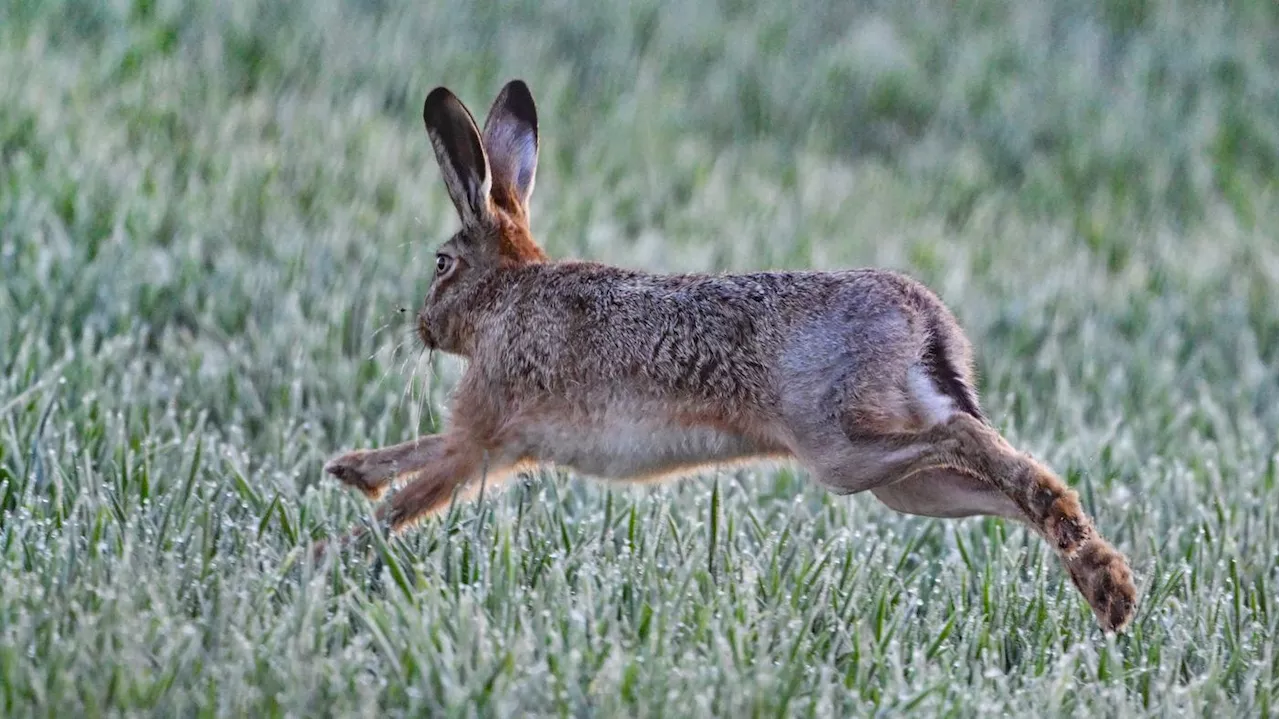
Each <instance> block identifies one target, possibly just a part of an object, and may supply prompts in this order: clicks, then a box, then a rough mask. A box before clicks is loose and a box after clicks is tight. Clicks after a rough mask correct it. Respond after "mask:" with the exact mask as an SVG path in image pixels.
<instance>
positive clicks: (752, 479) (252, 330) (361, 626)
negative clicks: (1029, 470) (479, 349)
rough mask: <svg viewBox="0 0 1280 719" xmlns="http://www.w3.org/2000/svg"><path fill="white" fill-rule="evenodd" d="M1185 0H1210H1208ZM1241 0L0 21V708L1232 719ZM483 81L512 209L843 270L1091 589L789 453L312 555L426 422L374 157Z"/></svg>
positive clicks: (397, 194) (1257, 330)
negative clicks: (1048, 521)
mask: <svg viewBox="0 0 1280 719" xmlns="http://www.w3.org/2000/svg"><path fill="white" fill-rule="evenodd" d="M1228 6H1229V7H1228ZM1276 56H1277V34H1276V12H1275V5H1274V3H1265V2H1250V1H1247V0H1242V1H1241V2H1236V3H1228V4H1220V3H1208V2H1191V1H1189V0H1185V1H1181V2H1169V3H1158V2H1146V1H1141V0H1128V1H1123V2H1122V1H1116V2H1107V3H1097V4H1093V3H1076V2H1071V1H1069V0H1060V1H1057V0H1055V1H1048V0H1045V1H1040V2H1034V1H1033V2H956V3H930V4H925V3H916V2H906V3H835V2H833V3H830V4H829V5H828V6H826V7H816V8H812V9H806V10H804V11H803V12H801V11H799V10H795V9H793V8H792V7H791V6H790V5H788V4H786V3H749V2H745V0H732V1H726V2H721V3H718V4H715V3H706V2H703V3H692V4H683V3H679V4H678V3H669V4H660V3H658V2H657V0H640V2H638V3H632V4H630V5H628V6H626V7H613V6H610V5H607V4H599V3H594V2H586V1H585V0H557V1H556V2H551V3H538V2H523V3H515V4H511V5H509V6H507V5H499V4H497V3H492V2H461V1H460V0H433V1H432V2H428V3H415V4H413V6H412V7H410V8H402V7H401V6H399V5H396V4H393V3H391V2H388V1H386V0H362V1H358V0H345V1H344V0H322V1H321V2H316V3H305V4H302V3H298V4H286V3H272V2H266V1H261V2H258V1H256V0H230V1H229V2H224V3H219V4H197V3H182V2H176V1H175V2H150V1H146V0H141V1H139V2H134V3H132V4H130V3H127V2H120V1H118V0H117V1H114V2H105V3H103V2H88V1H71V0H67V1H65V2H47V3H35V2H23V1H22V0H5V1H4V2H0V77H2V78H4V80H3V82H0V714H3V715H5V716H27V715H37V716H82V715H83V716H98V715H121V714H124V715H134V714H144V715H149V714H154V715H162V716H188V715H249V716H286V715H287V716H320V715H340V716H381V715H383V714H386V713H392V714H415V713H417V714H422V713H427V714H432V715H436V714H441V715H446V714H447V715H494V716H517V715H572V716H583V715H602V716H609V715H612V716H688V715H707V714H717V715H731V716H734V715H736V716H748V715H749V716H776V715H855V716H870V715H898V714H902V713H907V712H908V711H914V712H918V713H920V714H922V715H926V716H931V715H954V716H990V715H997V714H1000V715H1024V716H1047V715H1060V714H1065V715H1072V716H1125V717H1128V716H1142V715H1153V716H1157V715H1169V714H1179V715H1183V714H1187V715H1205V714H1211V715H1213V716H1215V717H1226V716H1249V717H1256V716H1272V717H1274V716H1276V715H1277V706H1278V705H1280V686H1278V681H1277V674H1278V673H1280V657H1278V656H1277V605H1276V602H1277V595H1278V593H1280V581H1278V577H1277V564H1278V562H1280V551H1278V549H1277V533H1278V532H1280V522H1278V521H1277V519H1278V517H1277V515H1278V508H1277V500H1278V497H1280V494H1278V492H1280V490H1278V489H1277V476H1276V475H1277V422H1278V421H1280V419H1278V412H1277V376H1278V372H1280V369H1278V366H1277V345H1278V342H1280V339H1278V336H1277V335H1278V329H1277V327H1278V326H1280V322H1278V320H1277V303H1278V301H1280V300H1278V297H1277V274H1278V273H1277V269H1278V262H1280V260H1278V259H1277V244H1276V224H1275V222H1276V216H1277V177H1276V174H1277V169H1276V158H1277V138H1276V128H1277V112H1276V108H1277V69H1276ZM512 76H520V77H524V78H525V79H527V80H528V81H529V83H530V84H531V86H532V87H533V90H534V92H535V95H536V97H537V99H538V102H539V108H540V112H541V117H542V132H543V138H542V139H543V146H542V152H543V155H542V163H541V167H540V170H539V177H538V190H537V192H536V193H535V200H534V207H533V212H534V218H533V226H534V230H535V233H536V234H537V236H538V237H539V238H540V239H541V240H542V241H543V242H544V244H545V246H546V247H547V248H548V250H549V251H550V252H551V253H552V254H553V255H554V256H570V255H573V256H581V257H589V258H593V259H599V260H606V261H610V262H615V263H620V264H626V265H630V266H636V267H644V268H648V269H652V270H664V271H665V270H708V269H759V268H779V267H842V266H861V265H882V266H887V267H894V268H898V269H902V270H906V271H908V272H910V273H912V274H914V275H915V276H917V277H919V278H921V279H923V280H925V281H926V282H928V283H929V284H930V285H931V286H933V287H934V288H935V289H936V290H937V291H938V292H939V293H940V294H941V295H942V297H943V298H944V299H945V300H946V301H947V302H948V303H949V304H950V305H951V306H952V307H953V308H954V309H955V311H956V313H957V315H958V316H959V317H960V318H961V320H962V322H963V323H964V325H965V326H966V328H967V329H968V331H969V333H970V334H971V336H972V337H973V339H974V341H975V344H976V345H977V348H978V362H979V368H980V371H981V383H982V389H983V394H984V397H985V402H986V405H987V407H988V408H989V410H990V414H991V415H992V417H993V418H994V419H995V421H996V422H997V423H998V424H999V426H1000V427H1001V428H1002V429H1003V430H1004V431H1005V432H1006V433H1007V434H1008V436H1009V437H1010V438H1011V440H1012V441H1014V442H1015V443H1016V444H1018V445H1019V446H1021V447H1023V448H1025V449H1027V450H1029V451H1032V452H1034V453H1036V454H1037V455H1038V456H1040V457H1041V458H1043V459H1044V460H1045V461H1046V462H1048V463H1049V464H1050V465H1052V466H1053V467H1055V468H1057V469H1058V470H1059V471H1060V472H1061V473H1062V474H1063V476H1064V477H1066V478H1067V479H1068V481H1069V482H1071V483H1072V484H1073V485H1074V486H1076V487H1077V488H1078V489H1079V490H1080V492H1081V495H1082V498H1083V500H1084V502H1085V503H1086V505H1087V508H1088V510H1089V511H1090V512H1092V513H1093V514H1094V515H1095V516H1096V518H1097V522H1098V524H1099V525H1100V527H1101V528H1102V529H1103V531H1104V532H1105V533H1106V534H1107V536H1109V537H1110V538H1111V539H1112V540H1113V541H1115V542H1116V543H1117V545H1118V546H1119V547H1120V548H1121V549H1123V550H1124V551H1125V552H1126V553H1128V554H1129V556H1130V557H1131V558H1132V560H1133V562H1134V567H1135V570H1136V573H1137V576H1138V580H1139V583H1140V590H1141V593H1142V600H1141V605H1140V607H1139V610H1138V617H1137V620H1136V621H1135V623H1134V626H1133V628H1132V630H1131V632H1130V633H1128V634H1127V635H1124V636H1121V637H1118V638H1116V637H1112V638H1108V637H1105V636H1104V635H1102V634H1101V633H1100V632H1099V631H1098V629H1097V628H1096V626H1095V625H1094V622H1093V619H1092V616H1091V615H1090V614H1089V612H1088V609H1087V607H1086V605H1085V604H1084V603H1083V602H1082V601H1081V600H1080V598H1079V597H1078V596H1077V594H1076V593H1075V591H1074V590H1073V589H1072V588H1071V586H1070V583H1069V582H1068V581H1067V580H1066V578H1065V575H1064V573H1063V572H1062V571H1061V569H1060V568H1059V566H1058V565H1057V563H1056V560H1055V559H1054V558H1053V556H1052V554H1051V553H1050V552H1049V551H1048V549H1047V547H1046V546H1045V545H1044V544H1043V543H1042V542H1040V541H1039V540H1038V539H1036V538H1035V537H1034V536H1032V535H1030V534H1029V533H1028V532H1027V531H1026V530H1024V529H1022V528H1021V527H1019V526H1015V525H1012V524H1010V523H1006V522H1003V521H999V520H993V519H971V520H965V521H953V522H942V521H936V520H927V519H922V518H912V517H905V516H901V515H897V514H895V513H893V512H891V511H889V510H887V509H886V508H884V507H882V506H880V505H878V504H877V503H876V502H875V500H874V499H873V498H871V497H853V498H847V497H846V498H839V497H834V496H831V495H828V494H825V493H824V492H823V491H822V490H821V489H819V488H818V487H816V486H815V485H814V484H813V483H811V482H809V481H807V480H806V478H805V477H804V476H803V474H801V473H798V472H796V471H794V470H792V469H788V468H780V469H779V468H769V467H762V468H756V469H751V470H747V471H732V472H730V471H725V472H720V473H708V474H707V475H706V476H703V477H701V478H699V479H694V480H689V481H685V482H681V483H677V484H670V485H665V486H662V487H631V486H608V485H605V484H600V483H592V482H588V481H584V480H581V479H579V478H576V477H572V476H569V475H559V474H550V473H547V474H541V475H538V476H533V477H528V478H523V479H521V480H520V481H518V482H515V483H513V484H512V485H511V486H509V487H507V488H506V490H505V491H503V492H500V493H499V492H493V491H490V492H487V493H486V496H485V499H484V501H483V502H477V503H472V504H465V505H459V506H456V507H454V508H453V509H451V511H450V512H449V514H448V515H447V516H446V517H443V518H441V519H438V520H432V521H430V522H428V523H427V524H425V525H424V526H423V527H421V528H420V529H419V530H418V531H414V532H411V533H408V534H405V535H402V536H400V537H397V538H394V539H392V540H390V541H389V542H388V543H386V544H385V545H382V546H379V547H378V548H377V549H376V550H374V551H373V553H372V554H371V555H370V556H368V557H347V558H344V559H343V560H342V561H339V562H328V563H325V564H323V565H321V566H319V567H311V566H309V565H308V563H307V562H306V561H305V558H304V554H305V549H306V547H307V545H308V543H309V542H310V540H311V539H312V538H316V537H321V536H326V535H332V534H336V533H338V532H340V531H343V530H345V529H347V528H349V527H350V526H352V525H353V523H355V522H357V521H360V519H361V518H362V517H365V516H367V515H368V513H369V511H370V506H369V505H368V503H367V502H365V501H363V500H362V499H360V498H358V497H355V496H352V495H351V494H349V493H347V492H344V491H342V490H341V489H340V488H339V487H338V486H336V483H335V482H332V481H327V480H326V479H325V478H324V477H323V476H322V474H321V471H320V467H321V464H322V463H323V461H324V460H325V459H327V458H328V457H330V456H332V455H334V454H335V453H337V452H340V451H343V450H346V449H349V448H352V447H357V446H373V445H379V444H384V443H389V442H395V441H400V440H403V439H406V438H408V437H410V436H412V435H413V434H414V433H415V432H428V431H433V430H435V429H436V428H438V426H439V423H440V422H441V421H442V408H443V402H444V399H445V397H446V396H447V391H448V387H449V386H450V383H451V382H452V381H453V380H454V379H455V378H456V376H457V372H458V369H459V364H458V363H457V362H455V361H453V360H449V359H446V358H436V359H435V360H433V361H432V363H431V365H430V366H429V365H428V364H427V363H426V362H425V361H423V360H421V359H420V358H419V356H418V354H417V350H416V348H415V346H414V345H413V344H412V342H411V340H410V324H409V322H408V320H407V319H406V317H405V316H404V315H402V314H401V313H400V312H399V311H398V310H399V308H401V307H409V308H413V307H415V306H416V305H417V303H418V302H420V301H421V297H422V295H423V293H424V292H425V289H426V283H427V278H428V273H429V269H430V268H429V265H430V261H431V252H432V249H433V247H434V246H435V244H436V243H439V242H441V241H443V239H445V238H446V237H447V235H448V233H449V232H450V231H451V228H452V227H453V224H454V222H455V220H454V218H453V214H452V211H451V209H450V207H449V205H448V200H447V197H446V195H445V192H444V189H443V186H442V185H441V183H440V181H439V177H438V174H437V170H436V168H435V164H434V161H433V159H432V157H431V153H430V147H429V143H428V142H427V139H426V137H425V134H424V133H423V131H422V128H421V121H420V119H419V118H420V114H419V113H420V103H421V101H422V98H423V97H424V96H425V94H426V92H427V91H428V90H429V89H430V88H431V87H433V86H435V85H437V84H448V85H450V86H451V87H452V88H454V89H455V90H456V91H457V92H458V93H459V94H460V95H461V96H462V97H463V99H464V100H465V101H467V102H468V103H469V104H471V105H472V107H473V108H475V109H476V110H477V111H483V109H484V108H485V107H486V106H487V104H488V102H489V101H490V99H491V98H492V96H493V94H494V93H496V92H497V90H498V88H499V86H500V84H501V82H502V81H504V80H505V79H507V78H508V77H512Z"/></svg>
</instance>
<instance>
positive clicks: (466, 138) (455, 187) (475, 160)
mask: <svg viewBox="0 0 1280 719" xmlns="http://www.w3.org/2000/svg"><path fill="white" fill-rule="evenodd" d="M422 121H423V122H424V123H426V126H427V134H428V135H429V136H430V137H431V145H432V146H433V147H434V148H435V151H436V161H437V162H439V163H440V174H441V175H443V176H444V184H445V186H446V187H448V188H449V197H450V198H451V199H452V200H453V205H454V207H457V208H458V216H459V217H461V218H462V224H463V226H464V227H472V226H475V225H479V224H487V222H488V221H489V220H491V219H492V217H493V209H492V208H491V207H490V206H489V189H490V187H491V178H490V176H489V160H488V158H487V157H485V154H484V145H483V144H482V143H481V141H480V130H479V129H478V128H477V127H476V121H475V119H473V118H472V117H471V113H470V112H468V111H467V108H466V107H465V106H464V105H463V104H462V101H461V100H459V99H458V98H457V96H455V95H454V94H453V93H452V92H449V90H447V89H445V88H443V87H437V88H436V89H434V90H432V91H431V94H429V95H427V101H426V103H424V104H423V106H422Z"/></svg>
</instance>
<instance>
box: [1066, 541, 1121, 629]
mask: <svg viewBox="0 0 1280 719" xmlns="http://www.w3.org/2000/svg"><path fill="white" fill-rule="evenodd" d="M1067 570H1068V571H1069V572H1070V574H1071V581H1072V582H1074V583H1075V585H1076V588H1077V589H1079V590H1080V593H1081V594H1083V595H1084V598H1085V599H1086V600H1087V601H1088V602H1089V605H1090V606H1091V607H1092V608H1093V613H1094V614H1095V615H1096V616H1097V617H1098V624H1100V625H1101V626H1102V628H1103V629H1104V630H1106V631H1111V632H1119V631H1122V630H1123V629H1124V628H1125V627H1126V626H1128V624H1129V622H1130V621H1131V620H1132V619H1133V613H1134V610H1135V608H1136V607H1137V604H1138V590H1137V588H1136V587H1135V586H1134V584H1133V573H1132V572H1130V571H1129V564H1128V562H1127V561H1125V558H1124V555H1122V554H1120V552H1118V551H1116V549H1115V548H1114V547H1112V546H1111V545H1110V544H1108V543H1107V542H1106V541H1105V540H1103V539H1101V538H1100V537H1097V536H1096V535H1095V536H1094V537H1092V538H1091V539H1090V540H1089V541H1088V542H1086V543H1085V544H1084V546H1082V547H1081V548H1080V550H1079V551H1078V552H1077V553H1076V554H1075V556H1073V557H1072V558H1071V559H1069V560H1067Z"/></svg>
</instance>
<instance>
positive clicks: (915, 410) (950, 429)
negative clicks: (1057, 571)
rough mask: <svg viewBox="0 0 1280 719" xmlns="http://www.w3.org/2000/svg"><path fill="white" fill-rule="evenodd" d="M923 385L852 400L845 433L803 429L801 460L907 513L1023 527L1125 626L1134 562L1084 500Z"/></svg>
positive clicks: (840, 487)
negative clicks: (1105, 533)
mask: <svg viewBox="0 0 1280 719" xmlns="http://www.w3.org/2000/svg"><path fill="white" fill-rule="evenodd" d="M919 371H920V370H919V368H917V367H912V368H911V371H910V372H909V374H908V377H909V378H912V379H919V377H918V376H917V375H918V374H919ZM918 384H919V383H918V382H916V381H909V382H908V383H907V386H906V387H903V388H898V387H893V388H882V390H881V391H879V392H875V393H870V392H859V393H849V394H847V395H845V396H844V397H843V398H842V400H843V402H842V404H841V406H839V408H838V409H837V411H836V415H837V416H838V417H839V419H840V422H839V424H840V425H841V427H840V428H839V429H838V430H837V429H835V428H834V427H831V426H830V424H828V425H826V426H822V425H819V424H817V423H812V422H810V423H805V424H801V423H797V424H796V426H795V428H794V429H799V430H800V432H797V435H798V439H801V440H802V442H803V444H804V447H801V448H800V449H801V450H806V449H807V450H808V451H799V452H797V456H799V457H800V458H801V459H802V460H803V461H805V462H806V464H808V465H809V466H810V467H812V468H813V469H814V472H815V474H816V476H817V477H818V478H819V479H820V480H821V481H822V482H823V484H825V485H827V486H828V487H830V488H832V489H833V490H835V491H838V492H844V493H855V492H861V491H864V490H871V491H872V492H874V493H875V494H876V495H877V496H878V497H879V498H880V499H881V500H882V501H884V502H885V503H886V504H887V505H889V506H890V507H892V508H894V509H897V510H899V511H903V512H908V513H913V514H924V515H929V516H948V517H958V516H967V515H971V514H993V515H1000V516H1006V517H1011V518H1016V519H1018V520H1020V521H1023V522H1025V523H1026V524H1028V525H1030V526H1031V527H1032V528H1033V529H1035V530H1036V531H1037V532H1039V533H1040V534H1041V535H1043V536H1044V537H1045V538H1046V539H1047V540H1049V542H1050V544H1051V545H1052V546H1053V547H1054V549H1055V550H1056V551H1057V552H1058V554H1059V555H1060V556H1061V558H1062V560H1063V562H1064V564H1065V565H1066V568H1067V571H1068V572H1069V573H1070V575H1071V579H1072V581H1073V582H1074V583H1075V585H1076V587H1077V588H1079V590H1080V592H1081V593H1082V594H1083V595H1084V596H1085V599H1086V600H1088V602H1089V604H1090V605H1091V606H1092V608H1093V610H1094V613H1095V614H1096V615H1097V617H1098V621H1099V623H1100V624H1101V625H1102V626H1103V627H1104V628H1106V629H1119V628H1122V627H1123V626H1124V625H1125V624H1127V623H1128V621H1129V619H1130V618H1131V617H1132V615H1133V610H1134V605H1135V601H1136V590H1135V589H1134V586H1133V579H1132V576H1131V573H1130V571H1129V567H1128V564H1127V562H1126V561H1125V558H1124V556H1123V555H1121V554H1120V553H1119V552H1117V551H1116V550H1115V548H1113V547H1112V546H1111V545H1110V544H1109V543H1107V541H1106V540H1105V539H1103V538H1102V537H1100V536H1099V535H1098V533H1097V532H1096V531H1095V530H1094V527H1093V523H1092V522H1091V521H1090V520H1089V518H1088V517H1087V516H1086V515H1085V514H1084V511H1083V509H1082V508H1081V506H1080V501H1079V499H1078V497H1077V495H1076V493H1075V492H1074V491H1073V490H1072V489H1071V488H1070V487H1068V486H1067V485H1066V484H1064V483H1063V482H1062V480H1061V479H1059V478H1058V477H1057V476H1056V475H1055V474H1054V473H1053V472H1052V471H1050V470H1049V469H1048V468H1046V467H1045V466H1044V465H1042V464H1040V463H1039V462H1037V461H1036V460H1035V459H1033V458H1032V457H1031V456H1029V455H1027V454H1024V453H1022V452H1019V451H1017V450H1015V449H1014V448H1013V447H1011V446H1010V445H1009V443H1008V442H1007V441H1005V439H1004V437H1002V436H1001V435H1000V434H999V433H998V432H997V431H996V430H995V429H993V428H992V427H990V426H989V425H987V424H986V423H985V422H983V421H982V420H980V419H978V418H977V417H975V416H973V415H971V414H968V413H966V412H960V411H957V410H955V409H954V407H953V405H951V404H950V403H948V402H946V401H943V400H944V399H945V397H943V396H940V393H938V392H937V391H936V390H934V389H933V388H932V386H930V387H928V388H926V389H927V390H930V391H922V389H921V387H919V386H917V385H918ZM922 424H923V425H924V428H923V429H920V426H921V425H922ZM837 435H840V436H837Z"/></svg>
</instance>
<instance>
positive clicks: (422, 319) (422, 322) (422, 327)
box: [418, 310, 436, 349]
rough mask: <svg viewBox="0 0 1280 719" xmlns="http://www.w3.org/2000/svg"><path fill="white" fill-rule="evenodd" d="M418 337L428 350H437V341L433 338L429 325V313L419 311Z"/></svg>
mask: <svg viewBox="0 0 1280 719" xmlns="http://www.w3.org/2000/svg"><path fill="white" fill-rule="evenodd" d="M418 337H421V338H422V344H423V346H425V347H426V348H427V349H435V347H436V343H435V340H433V339H432V338H431V328H430V327H429V326H428V325H427V313H426V312H425V311H422V310H419V311H418Z"/></svg>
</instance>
